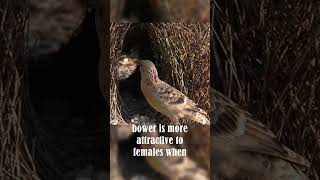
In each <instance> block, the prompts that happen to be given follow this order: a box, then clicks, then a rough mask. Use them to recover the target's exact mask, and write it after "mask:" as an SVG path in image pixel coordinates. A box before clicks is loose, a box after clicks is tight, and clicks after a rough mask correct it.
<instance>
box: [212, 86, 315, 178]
mask: <svg viewBox="0 0 320 180" xmlns="http://www.w3.org/2000/svg"><path fill="white" fill-rule="evenodd" d="M210 103H211V109H210V117H212V123H211V127H212V128H211V137H212V138H211V142H212V143H211V149H212V151H211V153H212V154H211V162H212V165H213V168H212V169H213V170H212V171H213V172H212V174H213V175H214V176H216V177H218V179H219V177H220V179H223V178H227V179H238V178H239V179H249V180H255V179H259V180H308V177H307V176H306V175H305V174H304V173H303V172H302V168H303V167H310V163H309V161H308V160H306V159H305V158H303V157H302V156H300V155H299V154H297V153H296V152H294V151H292V150H291V149H289V148H288V147H286V146H284V145H283V144H281V143H280V142H279V141H278V140H277V139H276V136H275V135H274V134H273V133H272V131H271V130H269V129H268V128H267V127H266V126H264V125H263V124H262V123H261V122H259V121H256V120H254V117H253V116H252V115H251V114H250V113H249V112H247V111H245V110H243V109H242V108H241V107H240V106H239V105H238V104H236V103H235V102H233V101H232V100H231V99H229V98H227V97H225V96H224V95H223V94H221V93H220V92H218V91H217V90H215V89H213V88H210Z"/></svg>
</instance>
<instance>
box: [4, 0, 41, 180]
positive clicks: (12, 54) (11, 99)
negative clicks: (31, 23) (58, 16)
mask: <svg viewBox="0 0 320 180" xmlns="http://www.w3.org/2000/svg"><path fill="white" fill-rule="evenodd" d="M27 7H28V6H27V1H12V0H3V1H1V2H0V17H1V18H0V44H1V48H0V58H1V60H0V67H1V68H0V149H1V151H0V179H10V180H12V179H19V180H22V179H23V180H32V179H38V177H37V174H36V169H35V166H34V163H33V160H32V157H31V154H30V152H29V149H28V147H27V143H26V141H25V140H26V139H25V135H24V131H25V129H26V127H24V126H23V125H25V124H24V123H25V122H24V116H23V114H22V108H23V106H24V104H23V103H24V102H23V98H22V97H23V88H22V87H23V86H22V78H23V75H22V74H23V72H22V71H21V69H19V67H18V66H17V61H18V60H21V57H22V56H23V55H24V35H25V27H26V23H27V13H28V11H27Z"/></svg>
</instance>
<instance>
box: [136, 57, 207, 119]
mask: <svg viewBox="0 0 320 180" xmlns="http://www.w3.org/2000/svg"><path fill="white" fill-rule="evenodd" d="M139 64H140V72H141V91H142V93H143V95H144V96H145V98H146V99H147V101H148V103H149V104H150V105H151V106H152V107H153V108H154V109H155V110H157V111H159V112H161V113H162V114H164V115H166V116H167V117H169V118H170V120H172V121H173V122H176V123H177V122H179V119H181V118H186V119H189V120H192V121H194V122H198V123H201V124H206V125H208V124H210V121H209V119H208V116H207V113H206V112H205V111H204V110H202V109H200V108H198V107H197V106H196V104H195V103H194V102H193V101H192V100H190V99H189V98H188V97H187V96H186V95H184V94H183V93H182V92H180V91H178V90H177V89H175V88H174V87H172V86H170V85H169V84H167V83H166V82H164V81H162V80H160V79H159V77H158V72H157V69H156V67H155V65H154V64H153V63H152V62H151V61H149V60H141V61H140V62H139Z"/></svg>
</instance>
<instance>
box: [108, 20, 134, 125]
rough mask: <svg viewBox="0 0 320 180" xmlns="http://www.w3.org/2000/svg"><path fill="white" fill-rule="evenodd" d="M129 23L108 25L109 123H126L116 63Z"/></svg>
mask: <svg viewBox="0 0 320 180" xmlns="http://www.w3.org/2000/svg"><path fill="white" fill-rule="evenodd" d="M129 28H130V23H118V24H117V23H112V24H111V26H110V123H111V124H126V123H125V121H124V119H123V116H124V115H125V114H123V111H122V105H121V99H120V96H119V89H118V81H117V78H116V76H117V68H116V63H117V60H118V59H119V58H120V55H121V52H122V47H123V41H124V38H125V35H126V32H127V31H128V29H129Z"/></svg>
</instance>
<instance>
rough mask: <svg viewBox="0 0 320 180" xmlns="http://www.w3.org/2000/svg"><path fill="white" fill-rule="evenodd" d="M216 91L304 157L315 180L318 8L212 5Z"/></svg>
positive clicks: (310, 4)
mask: <svg viewBox="0 0 320 180" xmlns="http://www.w3.org/2000/svg"><path fill="white" fill-rule="evenodd" d="M214 6H215V14H214V16H215V19H214V32H213V33H214V42H215V47H214V50H213V52H214V56H215V57H214V58H213V59H214V64H215V69H214V70H215V72H213V74H214V75H213V76H214V77H212V78H213V79H214V80H215V82H216V83H215V84H214V85H215V87H216V88H218V89H220V90H221V91H223V92H224V93H225V94H227V95H229V96H230V97H231V98H232V99H234V100H235V101H236V102H238V103H239V104H241V105H242V106H243V107H245V108H247V109H248V110H249V111H250V112H251V113H252V114H254V115H255V116H256V117H257V119H259V120H261V121H262V122H264V123H265V124H267V125H268V126H269V127H271V129H272V130H273V132H275V134H276V135H277V137H278V138H279V140H280V141H281V142H282V143H284V144H285V145H287V146H289V147H290V148H291V149H293V150H295V151H296V152H298V153H300V154H302V155H304V156H305V157H307V158H308V159H309V160H310V162H311V163H312V167H311V168H310V169H308V170H307V173H308V175H309V177H310V178H311V179H320V173H319V172H320V156H319V154H320V142H319V139H320V114H319V108H320V94H319V93H317V91H318V89H319V88H320V83H319V80H320V78H319V77H320V71H319V70H320V58H319V57H320V56H319V55H320V54H319V42H320V41H319V33H320V32H319V30H320V29H319V21H320V19H319V18H318V17H320V16H319V15H320V12H319V7H320V4H319V2H316V1H296V0H294V1H290V2H278V1H272V0H262V1H253V0H252V1H245V2H240V1H236V0H228V1H215V2H214Z"/></svg>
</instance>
